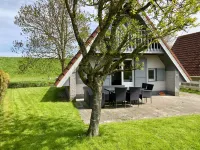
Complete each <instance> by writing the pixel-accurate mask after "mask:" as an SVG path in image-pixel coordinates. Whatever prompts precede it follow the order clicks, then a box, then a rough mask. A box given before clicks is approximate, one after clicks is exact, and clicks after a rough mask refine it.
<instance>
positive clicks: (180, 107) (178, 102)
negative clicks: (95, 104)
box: [76, 92, 200, 124]
mask: <svg viewBox="0 0 200 150" xmlns="http://www.w3.org/2000/svg"><path fill="white" fill-rule="evenodd" d="M152 100H153V103H152V104H151V102H150V99H148V101H147V103H144V104H140V106H139V107H138V105H131V106H130V105H126V106H127V107H126V108H124V105H123V106H118V107H117V108H115V107H113V106H112V107H109V106H106V107H105V108H103V109H102V112H101V120H100V123H107V122H116V121H124V120H138V119H145V118H158V117H170V116H180V115H189V114H200V95H196V94H189V93H182V92H181V93H180V96H153V97H152ZM76 107H77V108H78V110H79V113H80V115H81V118H82V120H83V121H84V123H86V124H88V123H89V121H90V114H91V109H88V107H87V105H86V104H85V103H84V102H83V99H77V102H76Z"/></svg>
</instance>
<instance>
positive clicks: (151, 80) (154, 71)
mask: <svg viewBox="0 0 200 150" xmlns="http://www.w3.org/2000/svg"><path fill="white" fill-rule="evenodd" d="M150 70H153V74H154V78H153V79H149V71H150ZM148 81H150V82H154V81H156V69H155V68H149V69H148Z"/></svg>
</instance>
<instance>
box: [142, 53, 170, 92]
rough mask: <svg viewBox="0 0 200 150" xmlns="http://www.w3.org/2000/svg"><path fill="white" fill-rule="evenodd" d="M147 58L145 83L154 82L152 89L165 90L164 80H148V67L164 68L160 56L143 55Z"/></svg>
mask: <svg viewBox="0 0 200 150" xmlns="http://www.w3.org/2000/svg"><path fill="white" fill-rule="evenodd" d="M145 58H146V59H147V83H149V84H154V87H153V91H164V90H166V86H165V83H166V82H165V81H154V82H151V81H150V82H149V81H148V76H149V75H148V69H149V68H165V65H164V64H163V63H162V61H161V60H160V58H159V57H158V56H157V55H145Z"/></svg>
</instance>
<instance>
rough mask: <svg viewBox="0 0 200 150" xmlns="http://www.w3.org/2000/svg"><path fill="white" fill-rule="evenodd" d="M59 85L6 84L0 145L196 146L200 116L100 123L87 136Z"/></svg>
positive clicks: (82, 148)
mask: <svg viewBox="0 0 200 150" xmlns="http://www.w3.org/2000/svg"><path fill="white" fill-rule="evenodd" d="M60 90H62V89H55V88H48V87H42V88H41V87H40V88H21V89H9V90H8V92H7V95H6V97H5V99H4V101H3V103H2V106H1V107H0V108H1V109H0V112H1V113H0V149H1V150H4V149H17V150H20V149H24V150H29V149H33V150H36V149H70V150H73V149H75V150H76V149H77V150H105V149H109V150H125V149H127V150H128V149H139V150H141V149H144V150H146V149H149V150H155V149H163V150H167V149H170V150H171V149H180V150H183V149H200V115H191V116H182V117H171V118H162V119H147V120H139V121H127V122H121V123H119V122H118V123H108V124H103V125H101V126H100V133H101V135H100V136H99V137H95V138H88V137H86V136H85V134H84V133H85V132H86V130H87V127H88V126H87V125H84V123H83V122H82V121H81V118H80V116H79V113H78V111H77V109H76V108H74V106H73V104H72V103H71V102H65V101H64V100H63V99H61V98H58V97H57V93H58V92H60Z"/></svg>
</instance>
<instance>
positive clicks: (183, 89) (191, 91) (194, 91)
mask: <svg viewBox="0 0 200 150" xmlns="http://www.w3.org/2000/svg"><path fill="white" fill-rule="evenodd" d="M180 91H181V92H187V93H194V94H198V95H200V91H198V90H192V89H186V88H181V89H180Z"/></svg>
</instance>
